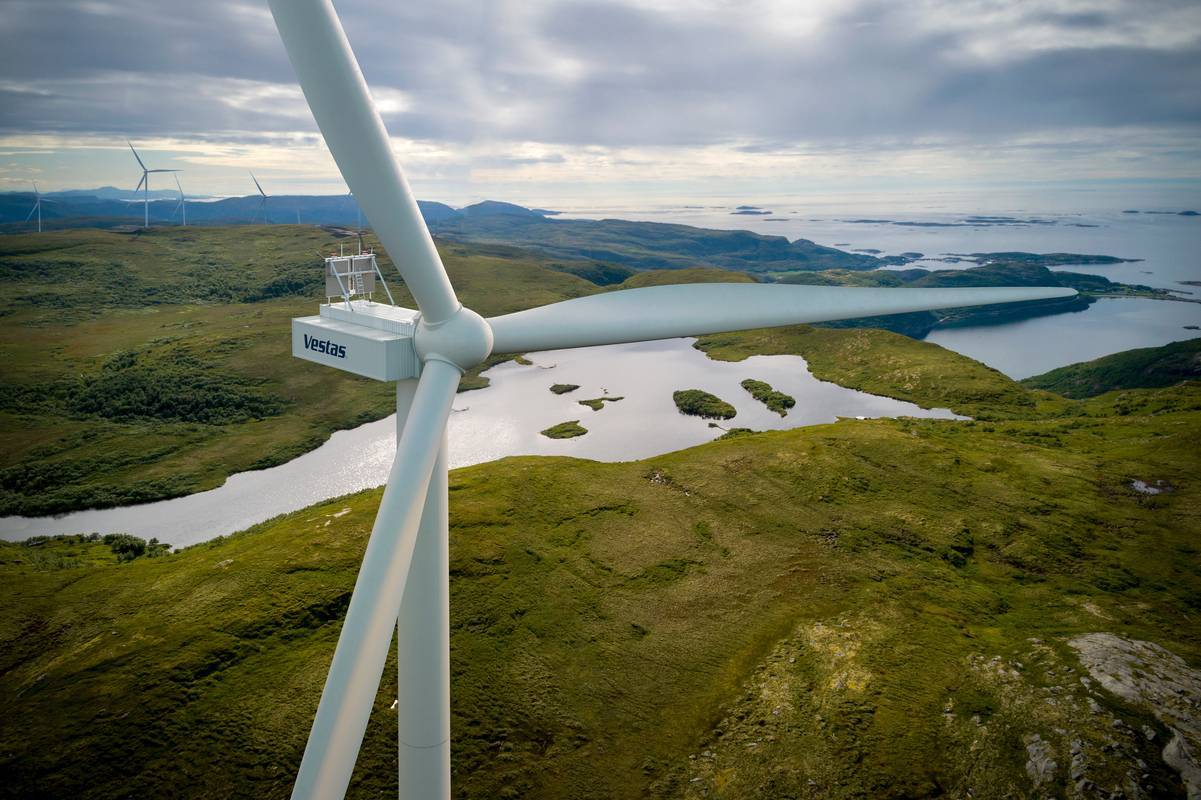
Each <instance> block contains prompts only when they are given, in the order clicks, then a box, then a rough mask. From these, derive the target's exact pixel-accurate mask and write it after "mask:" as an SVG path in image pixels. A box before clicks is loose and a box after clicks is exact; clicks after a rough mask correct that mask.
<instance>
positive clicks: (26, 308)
mask: <svg viewBox="0 0 1201 800" xmlns="http://www.w3.org/2000/svg"><path fill="white" fill-rule="evenodd" d="M350 241H351V240H349V239H341V240H339V239H335V238H334V237H333V236H331V235H330V234H329V233H327V232H326V231H324V230H321V229H319V228H314V227H311V226H295V225H268V226H240V227H224V228H183V229H181V228H161V229H152V230H150V231H144V232H142V233H140V234H136V235H133V234H122V233H115V232H110V231H98V230H86V229H80V230H71V231H56V232H53V233H46V234H42V235H17V236H5V237H0V286H2V287H3V288H2V289H0V432H2V433H3V436H2V437H0V515H3V514H12V513H24V514H45V513H51V512H59V511H66V510H73V509H78V508H86V507H98V506H106V505H120V504H128V503H134V502H140V501H147V500H153V499H159V498H162V497H170V496H175V495H180V494H187V493H191V492H196V491H200V490H203V489H209V488H213V487H214V486H218V485H220V484H221V483H222V482H223V481H224V480H225V478H226V477H228V476H229V475H230V474H231V473H233V472H239V471H242V470H246V469H255V468H261V467H266V466H272V465H275V464H279V463H282V462H284V461H287V460H289V459H291V458H294V457H295V456H297V455H300V454H301V453H304V452H306V451H308V450H311V449H313V448H314V447H316V446H318V445H319V444H321V443H322V442H323V441H325V440H326V439H327V438H328V437H329V435H330V433H332V432H333V431H335V430H339V429H343V428H349V427H354V426H356V425H360V424H362V423H364V422H368V421H371V420H374V419H379V418H381V417H384V416H387V415H388V414H390V413H391V412H392V411H393V410H394V409H395V401H394V399H393V396H392V389H391V388H389V387H388V386H387V385H385V384H382V383H376V382H374V381H369V380H366V379H362V378H357V377H355V376H352V375H349V374H346V373H342V372H339V371H337V370H330V369H326V368H322V367H320V366H318V365H315V364H309V363H306V362H304V361H300V360H297V359H294V358H292V357H291V352H290V347H291V340H290V337H289V334H288V330H289V325H290V323H289V319H290V318H292V317H296V316H305V315H309V314H314V313H316V310H317V304H318V302H323V301H324V298H323V297H322V296H321V295H322V292H323V288H322V286H323V284H322V282H321V281H322V278H321V261H320V257H321V254H322V253H329V252H336V251H337V249H338V247H339V243H343V244H346V245H347V246H350V244H349V242H350ZM368 244H369V245H370V244H371V240H370V238H369V239H368ZM441 253H442V256H443V258H444V260H445V262H446V265H447V269H448V270H449V272H450V274H451V277H452V279H453V280H454V282H455V287H456V290H457V291H458V293H459V295H460V296H461V297H462V299H463V300H464V302H466V303H468V304H469V305H470V306H471V307H472V308H475V309H476V310H478V311H479V312H480V313H483V314H488V315H491V314H500V313H507V312H510V311H516V310H519V309H521V308H525V307H527V306H529V305H539V304H542V303H548V302H554V301H556V300H562V299H565V298H568V297H575V296H579V295H584V294H589V293H592V292H595V291H599V290H600V288H599V287H597V286H595V285H594V284H591V283H589V282H587V281H585V280H583V279H582V278H578V277H576V276H574V275H569V274H566V273H564V272H562V271H559V270H556V269H553V268H551V266H549V264H548V263H547V262H546V261H545V260H542V259H540V258H538V257H534V256H530V255H529V254H523V253H521V252H520V251H515V250H513V249H512V248H507V249H503V250H497V249H495V248H477V247H475V246H472V245H462V244H442V245H441ZM380 267H381V269H382V270H383V272H384V274H385V275H386V276H388V278H389V283H390V284H391V286H392V291H393V294H394V296H395V298H396V301H397V302H398V303H400V304H402V305H408V306H410V307H411V306H412V300H411V298H409V296H408V293H407V291H406V290H405V288H404V286H403V284H402V283H400V281H399V278H398V277H397V278H395V279H393V277H392V276H394V275H396V272H395V269H394V268H393V267H392V265H391V263H390V262H389V260H388V259H387V257H386V256H383V255H381V257H380ZM502 360H504V358H503V357H496V358H493V359H490V360H489V361H488V362H487V363H485V364H484V365H482V366H481V367H479V368H477V369H476V370H473V371H472V373H470V374H468V375H467V376H466V377H465V378H464V381H463V384H462V388H463V389H471V388H478V387H480V386H484V385H486V384H487V380H486V379H484V378H481V377H480V376H479V372H480V371H482V370H483V369H486V368H487V367H488V366H491V365H493V364H494V363H497V362H499V361H502Z"/></svg>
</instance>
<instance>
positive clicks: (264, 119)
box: [0, 0, 1201, 205]
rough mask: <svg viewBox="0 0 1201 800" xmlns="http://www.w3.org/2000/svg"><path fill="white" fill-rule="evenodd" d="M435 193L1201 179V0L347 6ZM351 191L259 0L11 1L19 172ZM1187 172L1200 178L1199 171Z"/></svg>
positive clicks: (665, 193)
mask: <svg viewBox="0 0 1201 800" xmlns="http://www.w3.org/2000/svg"><path fill="white" fill-rule="evenodd" d="M336 6H337V8H338V10H339V12H340V14H341V16H342V19H343V21H344V24H345V26H346V28H347V33H348V35H349V37H350V40H351V44H352V45H353V47H354V48H355V51H356V53H357V54H358V57H359V60H360V63H361V64H362V67H363V71H364V73H365V75H366V77H367V80H368V82H369V83H370V85H371V87H372V90H373V92H374V94H375V97H376V100H377V102H378V104H379V106H380V108H381V111H382V112H383V114H384V118H385V121H386V123H387V125H388V129H389V131H390V132H391V134H392V136H393V141H394V149H395V151H396V153H397V155H398V156H399V157H400V158H401V160H402V164H403V166H404V168H405V170H406V172H407V174H408V176H409V178H410V180H411V181H412V183H413V184H414V187H415V189H416V191H417V194H418V195H419V196H421V197H423V198H431V199H440V200H446V201H448V202H452V203H456V204H458V203H462V202H467V201H470V200H473V199H479V198H483V197H494V198H500V199H509V200H514V201H518V202H527V203H533V204H542V205H546V204H553V203H555V202H559V203H565V204H571V203H573V202H581V203H587V202H601V201H603V202H612V203H623V202H627V203H637V202H651V201H660V200H662V201H669V200H670V201H686V200H687V199H689V198H696V199H704V198H720V197H730V198H734V197H739V198H741V197H745V198H746V199H748V200H754V199H756V198H757V197H768V196H783V195H797V196H818V195H821V196H839V195H842V194H856V193H858V194H864V193H867V194H872V193H881V194H886V193H889V192H899V191H907V190H931V191H938V190H946V189H952V190H954V189H967V190H973V191H974V190H979V191H989V190H992V189H994V188H997V187H1006V188H1009V189H1012V188H1013V187H1015V186H1016V187H1023V186H1025V187H1027V188H1028V189H1029V190H1030V191H1035V190H1037V188H1038V187H1040V186H1110V187H1113V186H1118V187H1120V186H1124V185H1131V186H1134V185H1138V186H1142V187H1146V186H1152V187H1154V186H1159V185H1162V186H1165V187H1174V191H1177V193H1179V192H1180V191H1182V190H1183V191H1184V192H1185V193H1186V194H1187V193H1189V192H1194V191H1196V188H1197V187H1198V186H1201V3H1198V2H1197V1H1196V0H1136V1H1131V2H1122V1H1121V0H1026V1H1025V2H1001V1H999V0H945V1H944V0H905V2H898V1H897V0H837V1H835V0H809V1H805V0H741V1H740V2H718V1H717V0H697V1H696V2H675V1H673V0H624V1H617V0H584V1H583V2H571V1H569V0H563V1H561V2H549V1H548V0H520V1H519V2H507V1H505V0H496V1H495V2H481V1H480V0H436V2H432V1H431V2H427V1H426V0H340V1H339V2H336ZM127 136H128V137H129V138H131V139H133V140H134V142H135V144H137V145H138V146H139V149H140V150H142V151H143V154H144V157H146V158H147V160H148V161H152V162H153V163H151V164H150V166H152V167H173V168H180V169H183V170H185V173H184V180H185V182H186V187H187V188H188V189H189V190H190V191H193V192H197V193H212V194H244V193H248V192H249V190H250V188H251V187H250V186H249V178H248V177H247V176H246V170H247V168H251V167H252V168H254V169H255V171H256V173H257V174H258V175H259V177H260V179H261V180H262V181H263V184H264V186H265V188H267V190H268V191H269V192H272V193H275V194H285V193H288V192H306V193H307V192H313V193H317V192H321V193H332V192H336V191H342V190H343V189H342V184H341V179H340V177H339V176H338V174H337V171H336V169H335V168H334V165H333V161H332V160H331V159H330V158H329V155H328V153H326V152H325V150H324V149H323V145H322V143H321V141H320V139H319V137H318V136H317V135H316V127H315V125H314V123H313V121H312V118H311V116H310V114H309V111H308V108H307V106H305V104H304V101H303V98H302V96H301V94H300V91H299V89H298V88H297V86H296V84H295V80H294V77H293V74H292V70H291V67H290V65H289V64H288V61H287V57H286V55H285V53H284V50H283V47H282V45H281V44H280V42H279V39H278V36H277V35H276V33H275V29H274V26H273V24H272V22H271V17H270V14H269V12H268V11H267V7H266V1H265V0H210V1H208V2H190V1H189V2H183V0H114V1H113V2H108V0H0V190H3V189H21V188H24V187H25V186H27V184H28V181H29V180H30V179H36V180H38V181H39V182H40V183H42V184H43V185H44V187H45V188H46V189H56V188H65V187H83V186H98V185H101V184H116V185H119V186H128V187H129V188H132V187H133V185H134V184H135V183H136V182H137V179H138V177H139V175H138V172H137V169H136V165H135V163H134V162H133V159H132V156H131V155H130V154H129V152H128V150H127V149H125V144H124V140H125V138H126V137H127ZM1181 187H1183V189H1182V188H1181Z"/></svg>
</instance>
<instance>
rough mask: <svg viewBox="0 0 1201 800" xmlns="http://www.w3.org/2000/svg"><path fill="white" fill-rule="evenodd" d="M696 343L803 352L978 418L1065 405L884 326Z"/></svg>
mask: <svg viewBox="0 0 1201 800" xmlns="http://www.w3.org/2000/svg"><path fill="white" fill-rule="evenodd" d="M696 347H697V348H698V349H700V350H703V351H704V352H705V353H707V354H708V355H709V357H710V358H715V359H718V360H721V361H741V360H743V359H745V358H747V357H748V356H752V355H790V354H795V355H800V356H802V357H804V358H805V360H806V362H807V363H808V365H809V370H810V372H812V373H813V375H814V376H815V377H817V378H820V379H821V380H824V381H832V382H834V383H838V384H840V385H842V386H846V387H848V388H851V389H859V390H861V391H865V392H871V393H872V394H879V395H884V396H887V397H895V398H896V399H898V400H907V401H909V402H912V403H918V404H920V405H924V406H927V407H929V406H938V407H945V408H950V409H951V410H953V411H956V412H958V413H961V414H966V415H970V416H973V417H975V418H977V419H985V420H989V419H1010V418H1023V417H1030V416H1034V415H1044V414H1048V413H1062V412H1063V410H1064V409H1066V408H1067V407H1069V404H1068V403H1067V402H1066V401H1065V400H1064V399H1063V398H1061V397H1058V396H1057V395H1052V394H1050V393H1046V392H1031V391H1028V390H1026V389H1024V388H1023V387H1022V386H1020V385H1019V384H1017V383H1014V382H1013V381H1012V380H1010V379H1009V378H1007V377H1006V376H1005V375H1003V374H1001V373H1000V372H998V371H997V370H995V369H993V368H991V367H986V366H985V365H983V364H981V363H979V362H977V361H972V360H971V359H968V358H963V357H955V358H953V359H951V358H949V355H950V354H949V353H948V352H947V351H946V350H943V349H942V348H941V347H939V346H938V345H935V344H930V343H928V342H916V341H914V340H912V339H910V338H908V337H906V336H902V335H900V334H897V333H891V332H889V331H882V330H870V329H857V330H840V329H834V328H817V327H812V326H809V325H796V326H792V327H787V328H766V329H762V330H755V331H741V332H738V333H723V334H717V335H713V336H702V337H701V338H700V339H698V340H697V342H696Z"/></svg>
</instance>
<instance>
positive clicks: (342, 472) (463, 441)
mask: <svg viewBox="0 0 1201 800" xmlns="http://www.w3.org/2000/svg"><path fill="white" fill-rule="evenodd" d="M693 341H694V340H693V339H671V340H666V341H659V342H644V343H641V344H631V345H613V346H609V347H592V348H587V349H581V350H561V351H553V352H547V353H537V354H534V355H532V356H531V359H532V360H533V361H534V364H533V365H530V366H522V365H518V364H516V363H513V362H509V363H506V364H501V365H499V366H497V367H494V368H493V369H491V370H489V371H488V372H487V373H486V374H487V375H488V377H489V378H491V379H492V385H491V386H490V387H488V388H487V389H481V390H478V391H473V392H466V393H464V394H460V395H458V396H457V397H456V399H455V404H454V408H455V411H454V412H452V413H451V415H450V463H451V467H452V468H453V467H463V466H468V465H470V464H479V463H482V462H485V461H492V460H494V459H498V458H503V457H505V456H513V455H563V456H576V457H579V458H590V459H597V460H600V461H630V460H635V459H640V458H646V457H648V456H653V455H657V454H660V453H666V452H671V451H673V450H679V449H681V448H684V447H691V446H693V445H697V444H701V443H702V442H707V441H710V440H712V439H714V438H715V437H717V436H718V435H720V434H721V433H722V431H721V430H715V429H713V428H710V427H709V424H708V421H706V420H702V419H698V418H696V417H687V416H684V415H682V414H680V413H679V412H678V411H677V410H676V407H675V404H674V402H673V401H672V392H674V391H676V390H677V389H691V388H697V389H704V390H706V391H709V392H712V393H714V394H716V395H717V396H719V397H721V398H722V399H724V400H726V401H727V402H729V403H731V404H733V405H734V407H735V408H736V409H737V410H738V414H737V416H736V417H735V418H734V419H732V420H729V421H726V422H723V423H722V424H723V425H726V426H730V427H732V426H740V427H747V428H754V429H755V430H767V429H783V428H795V427H799V426H802V425H817V424H822V423H827V422H834V421H835V420H836V419H837V418H838V417H840V416H842V417H886V416H889V417H895V416H912V417H934V418H939V419H954V418H956V417H955V415H954V414H952V413H951V412H949V411H947V410H946V409H933V410H926V409H922V408H920V407H918V406H915V405H913V404H912V403H904V402H901V401H899V400H892V399H889V398H885V397H877V396H875V395H870V394H865V393H863V392H857V391H854V390H852V389H845V388H843V387H841V386H838V385H836V384H832V383H825V382H823V381H819V380H817V379H816V378H814V377H813V376H812V375H811V374H809V371H808V368H807V367H806V365H805V361H804V359H802V358H800V357H797V356H754V357H751V358H748V359H746V360H745V361H741V362H738V363H728V362H723V361H711V360H710V359H709V358H708V357H707V356H705V354H703V353H701V352H700V351H698V350H696V349H695V348H693V347H692V342H693ZM746 378H757V379H759V380H765V381H767V382H768V383H770V384H772V386H774V387H775V388H776V389H779V390H780V391H783V392H786V393H787V394H790V395H792V396H793V397H795V398H796V401H797V404H796V407H795V408H793V409H791V410H790V411H789V412H788V416H786V417H780V416H779V415H777V414H775V413H772V412H770V411H768V410H767V409H766V408H765V407H764V406H763V405H762V404H761V403H759V402H758V401H756V400H755V399H754V398H752V397H751V396H750V395H749V394H748V393H747V392H746V390H744V389H743V388H742V387H741V386H740V385H739V383H740V382H741V381H742V380H744V379H746ZM554 383H574V384H578V385H579V387H580V388H579V389H577V390H576V391H574V392H571V393H570V394H564V395H555V394H552V393H551V392H550V391H549V387H550V386H551V384H554ZM606 395H607V396H609V397H623V398H624V399H622V400H620V401H618V402H613V403H606V404H605V406H604V408H603V410H601V411H592V410H591V409H589V408H587V407H585V406H581V405H580V404H579V402H578V401H579V400H584V399H590V398H595V397H604V396H606ZM567 420H579V421H580V424H581V425H583V426H584V427H585V428H587V429H588V433H587V434H586V435H584V436H581V437H578V438H575V439H548V438H547V437H545V436H542V435H541V434H540V433H539V431H542V430H544V429H546V428H548V427H550V426H551V425H554V424H557V423H559V422H565V421H567ZM395 424H396V421H395V417H389V418H388V419H384V420H380V421H378V422H372V423H369V424H367V425H363V426H361V427H359V428H356V429H354V430H350V431H341V432H338V433H335V434H334V435H333V436H332V437H331V438H330V440H329V441H328V442H326V444H324V445H323V446H322V447H320V448H318V449H317V450H314V451H313V452H311V453H308V454H306V455H303V456H300V457H299V458H297V459H294V460H293V461H290V462H288V463H287V464H283V465H280V466H278V467H274V468H272V469H267V470H261V471H257V472H244V473H240V474H238V475H234V476H232V477H230V478H229V480H228V481H226V483H225V484H224V485H223V486H221V487H220V488H217V489H214V490H212V491H208V492H202V493H200V494H194V495H190V496H188V497H181V498H178V499H175V500H164V501H161V502H158V503H147V504H144V505H139V506H127V507H124V508H113V509H104V510H99V511H82V512H78V513H75V514H67V515H64V516H61V517H43V518H33V519H30V518H22V517H8V518H4V519H0V537H2V538H4V539H8V540H19V539H24V538H27V537H29V536H33V535H40V534H46V535H50V534H58V533H80V532H91V531H97V532H100V533H109V532H114V531H126V532H129V533H133V534H135V535H137V536H142V537H144V538H149V537H152V536H154V537H158V538H159V539H160V540H162V541H166V542H170V543H171V544H173V545H175V546H176V547H182V546H185V545H189V544H195V543H197V542H202V541H205V540H207V539H211V538H213V537H215V536H220V535H222V534H227V533H232V532H234V531H238V530H242V529H244V528H247V527H249V526H251V525H254V524H256V523H258V522H262V521H263V520H266V519H270V518H271V517H274V516H276V515H278V514H284V513H287V512H290V511H295V510H297V509H300V508H304V507H306V506H309V505H312V504H313V503H317V502H320V501H322V500H327V499H329V498H332V497H338V496H340V495H344V494H347V493H349V492H355V491H359V490H361V489H366V488H369V487H372V486H379V485H380V484H382V483H383V482H384V481H385V480H386V479H387V475H388V468H389V466H390V465H391V462H392V456H393V453H394V452H395V447H396V446H395V439H394V436H395ZM849 424H853V423H849Z"/></svg>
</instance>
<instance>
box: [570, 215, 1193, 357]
mask: <svg viewBox="0 0 1201 800" xmlns="http://www.w3.org/2000/svg"><path fill="white" fill-rule="evenodd" d="M746 202H747V203H752V204H753V203H756V200H755V199H754V198H747V200H746ZM739 204H742V203H731V205H729V206H706V207H687V206H664V207H662V208H656V209H634V208H621V207H610V208H598V209H583V208H581V209H575V210H573V211H572V213H570V214H564V216H565V217H580V218H586V219H601V218H605V217H618V218H622V219H638V220H646V221H650V222H675V223H681V224H685V225H695V226H697V227H702V228H719V229H726V230H734V229H741V230H750V231H754V232H756V233H762V234H766V235H780V236H786V237H787V238H789V239H793V240H795V239H799V238H804V239H809V240H811V241H814V242H816V243H817V244H821V245H826V246H828V247H838V248H839V249H842V250H863V249H872V250H878V251H879V254H880V255H899V254H901V253H909V252H917V253H923V254H925V255H926V256H929V257H942V256H944V255H948V254H955V253H993V252H1008V251H1023V252H1028V253H1056V252H1059V253H1085V254H1096V255H1109V256H1117V257H1120V258H1137V259H1142V260H1141V261H1136V262H1132V263H1126V264H1113V265H1095V264H1094V265H1082V266H1065V267H1059V268H1057V269H1061V270H1068V271H1073V272H1084V273H1090V274H1094V275H1103V276H1105V277H1107V278H1109V279H1110V280H1113V281H1118V282H1121V283H1131V284H1143V285H1146V286H1153V287H1156V288H1161V289H1170V290H1172V291H1174V292H1179V293H1180V296H1181V297H1191V298H1197V299H1201V286H1188V285H1186V284H1183V283H1181V282H1182V281H1186V280H1187V281H1201V255H1198V254H1201V217H1182V216H1178V215H1176V214H1148V213H1139V214H1125V213H1122V211H1121V210H1113V211H1104V210H1090V211H1087V212H1083V211H1082V212H1063V211H1056V212H1050V213H1047V212H1042V213H1040V212H1034V211H1030V210H1024V209H1020V208H1010V209H1006V208H995V207H994V208H988V209H983V208H970V207H969V208H966V209H960V210H948V208H947V207H946V205H945V204H943V203H937V202H926V203H918V204H907V205H905V206H903V207H902V208H900V209H898V208H892V209H890V210H885V211H881V210H879V209H878V208H877V209H874V210H871V207H867V210H865V208H863V207H854V206H847V207H844V208H841V209H835V210H833V211H831V210H828V209H827V208H825V207H822V206H817V205H813V204H800V203H798V202H796V201H791V200H787V199H785V200H779V201H777V202H762V203H758V205H760V206H762V208H763V209H765V210H770V211H771V212H772V213H771V214H769V215H762V216H746V215H735V214H731V213H730V212H731V210H732V208H733V206H734V205H739ZM1198 204H1199V205H1201V202H1199V203H1198ZM922 205H925V206H926V207H920V206H922ZM977 214H979V215H982V216H983V215H987V216H1010V217H1014V218H1017V219H1024V220H1038V221H1039V222H1036V223H1028V224H1017V225H1015V224H1003V225H1002V224H998V225H965V224H963V223H964V221H965V220H966V219H967V218H968V217H970V216H973V215H977ZM853 220H877V221H874V222H854V221H853ZM896 223H906V224H896ZM912 223H922V224H920V225H914V224H912ZM926 223H934V226H928V225H926ZM912 266H917V267H923V268H925V269H966V268H968V267H972V266H974V264H972V263H966V262H960V263H958V264H955V263H950V264H948V263H944V262H941V261H936V260H933V258H929V259H925V260H919V261H916V262H914V263H913V264H912ZM902 268H903V267H902ZM1186 325H1196V326H1201V304H1197V303H1180V302H1170V301H1163V300H1147V299H1138V298H1118V299H1105V300H1100V301H1098V302H1097V303H1094V304H1093V305H1092V306H1091V307H1089V308H1088V310H1086V311H1082V312H1078V313H1074V314H1060V315H1056V316H1052V317H1042V318H1039V319H1034V320H1025V321H1021V322H1013V323H1007V324H1004V325H988V326H979V327H973V328H954V329H946V330H939V331H935V332H934V333H932V334H930V335H929V336H928V337H927V339H928V340H929V341H931V342H935V343H937V344H939V345H941V346H943V347H946V348H948V349H950V350H954V351H956V352H959V353H963V354H964V355H966V356H969V357H971V358H974V359H976V360H978V361H982V362H983V363H985V364H988V365H989V366H990V367H993V368H995V369H998V370H1000V371H1002V372H1004V373H1005V374H1006V375H1009V376H1010V377H1012V378H1026V377H1029V376H1031V375H1037V374H1039V373H1041V372H1046V371H1047V370H1049V369H1054V368H1055V367H1061V366H1064V365H1065V364H1072V363H1075V362H1078V361H1087V360H1090V359H1093V358H1097V357H1099V356H1103V355H1108V354H1110V353H1117V352H1121V351H1123V350H1129V349H1131V348H1135V347H1156V346H1159V345H1163V344H1167V343H1168V342H1175V341H1180V340H1183V339H1192V338H1195V337H1197V336H1201V331H1196V330H1188V329H1187V328H1185V326H1186Z"/></svg>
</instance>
